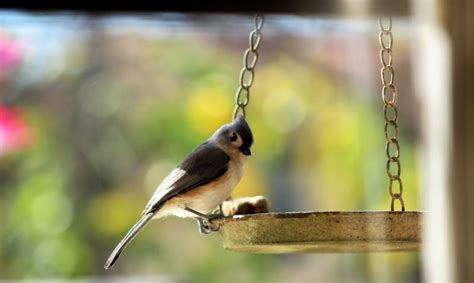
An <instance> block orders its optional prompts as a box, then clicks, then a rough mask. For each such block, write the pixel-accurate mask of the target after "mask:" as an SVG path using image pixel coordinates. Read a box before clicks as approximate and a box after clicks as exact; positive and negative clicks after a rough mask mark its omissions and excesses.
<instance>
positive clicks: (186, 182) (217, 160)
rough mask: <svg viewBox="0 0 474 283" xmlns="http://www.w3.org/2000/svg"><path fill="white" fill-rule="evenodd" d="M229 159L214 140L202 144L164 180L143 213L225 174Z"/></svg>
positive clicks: (155, 209)
mask: <svg viewBox="0 0 474 283" xmlns="http://www.w3.org/2000/svg"><path fill="white" fill-rule="evenodd" d="M229 160H230V158H229V156H228V155H227V154H226V153H225V152H224V151H223V150H221V149H220V148H219V147H217V146H216V145H214V144H213V143H212V142H209V141H207V142H205V143H203V144H201V145H200V146H199V147H197V148H196V149H195V150H194V151H193V152H192V153H191V154H190V155H189V156H188V157H187V158H186V159H185V160H184V161H183V162H182V163H181V164H180V165H179V166H178V167H177V168H176V169H174V170H173V171H172V172H171V173H170V174H169V175H168V176H167V177H166V178H165V179H164V180H163V182H162V183H161V184H160V186H159V187H158V188H157V189H156V191H155V193H154V194H153V197H152V198H151V199H150V201H149V202H148V204H147V206H146V207H145V210H144V212H143V213H144V214H146V213H150V212H155V211H157V210H158V209H160V208H161V206H162V205H163V204H164V202H165V201H167V200H169V199H170V198H172V197H174V196H177V195H179V194H183V193H185V192H188V191H189V190H192V189H194V188H196V187H199V186H202V185H205V184H207V183H210V182H212V181H213V180H215V179H217V178H219V177H220V176H222V175H224V173H225V172H226V171H227V169H228V162H229Z"/></svg>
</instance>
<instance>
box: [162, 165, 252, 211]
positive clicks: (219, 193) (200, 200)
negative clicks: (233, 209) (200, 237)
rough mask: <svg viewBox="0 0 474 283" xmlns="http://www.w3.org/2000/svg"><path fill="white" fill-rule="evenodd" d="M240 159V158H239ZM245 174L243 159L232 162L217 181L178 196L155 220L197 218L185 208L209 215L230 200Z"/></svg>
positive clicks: (165, 206)
mask: <svg viewBox="0 0 474 283" xmlns="http://www.w3.org/2000/svg"><path fill="white" fill-rule="evenodd" d="M239 159H240V158H239ZM242 173H243V158H242V159H240V160H237V161H234V160H232V161H230V162H229V168H228V170H227V172H226V173H225V174H224V175H222V176H221V177H219V178H218V179H217V180H216V181H213V182H210V183H209V184H206V185H204V186H201V187H198V188H195V189H193V190H192V191H190V192H188V193H185V194H183V195H181V196H176V197H174V198H173V199H171V200H169V201H167V203H166V204H165V205H164V206H163V207H162V208H161V209H160V210H159V211H158V213H157V214H156V215H155V217H154V218H161V217H164V216H168V215H175V216H178V217H195V216H196V215H194V214H192V213H190V212H188V211H186V210H184V209H183V208H184V207H188V208H191V209H193V210H196V211H198V212H200V213H203V214H208V213H209V212H211V211H212V210H214V209H215V208H216V207H217V206H218V205H220V204H221V203H222V202H223V201H225V200H226V199H228V198H229V197H230V195H231V194H232V191H233V190H234V189H235V187H236V186H237V184H238V183H239V182H240V179H241V178H242Z"/></svg>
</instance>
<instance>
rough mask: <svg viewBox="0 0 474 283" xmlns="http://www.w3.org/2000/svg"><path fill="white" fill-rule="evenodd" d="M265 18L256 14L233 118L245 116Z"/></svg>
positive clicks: (241, 72) (236, 96) (245, 54)
mask: <svg viewBox="0 0 474 283" xmlns="http://www.w3.org/2000/svg"><path fill="white" fill-rule="evenodd" d="M264 20H265V18H264V16H263V15H256V16H255V29H254V30H253V31H252V32H251V33H250V35H249V48H248V49H247V50H246V51H245V53H244V67H243V68H242V71H240V80H239V88H238V89H237V93H236V95H235V104H236V105H235V108H234V113H233V116H232V117H233V118H234V119H235V118H237V116H238V115H239V114H241V115H242V116H244V117H245V107H247V105H248V104H249V102H250V88H251V87H252V84H253V82H254V79H255V66H256V65H257V61H258V47H259V46H260V43H261V41H262V27H263V22H264Z"/></svg>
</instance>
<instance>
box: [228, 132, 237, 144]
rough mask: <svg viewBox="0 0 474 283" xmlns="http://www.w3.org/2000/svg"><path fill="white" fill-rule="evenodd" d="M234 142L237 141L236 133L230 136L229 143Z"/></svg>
mask: <svg viewBox="0 0 474 283" xmlns="http://www.w3.org/2000/svg"><path fill="white" fill-rule="evenodd" d="M236 140H237V134H236V133H232V134H230V141H232V142H235V141H236Z"/></svg>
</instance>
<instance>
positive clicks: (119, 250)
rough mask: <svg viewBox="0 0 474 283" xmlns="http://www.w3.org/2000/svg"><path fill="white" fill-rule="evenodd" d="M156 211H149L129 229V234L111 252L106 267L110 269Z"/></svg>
mask: <svg viewBox="0 0 474 283" xmlns="http://www.w3.org/2000/svg"><path fill="white" fill-rule="evenodd" d="M154 215H155V213H147V214H144V215H143V216H142V218H140V220H139V221H138V222H137V223H135V225H133V227H132V228H131V229H130V230H129V231H128V233H127V235H125V237H124V238H123V239H122V240H121V241H120V243H119V244H118V245H117V246H116V247H115V249H114V251H113V252H112V253H111V254H110V256H109V258H108V259H107V261H106V262H105V266H104V268H105V269H109V268H110V267H111V266H112V265H113V264H114V263H115V261H116V260H117V259H118V258H119V256H120V254H121V253H122V251H123V249H125V247H126V246H127V245H128V243H130V242H131V241H132V240H133V238H135V236H136V235H137V234H138V232H140V230H141V229H142V228H143V227H144V226H145V225H146V224H147V223H148V222H149V221H150V220H151V219H152V218H153V216H154Z"/></svg>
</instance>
